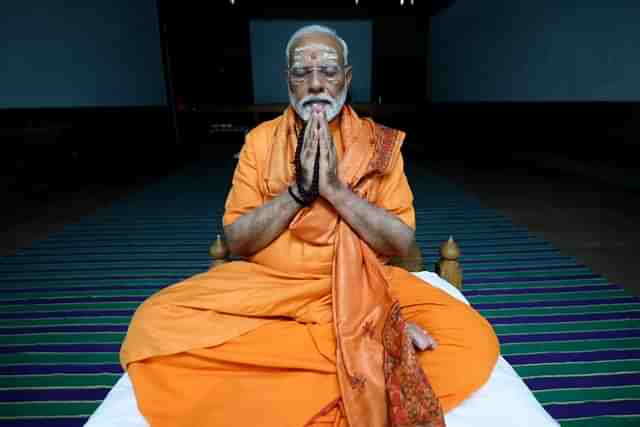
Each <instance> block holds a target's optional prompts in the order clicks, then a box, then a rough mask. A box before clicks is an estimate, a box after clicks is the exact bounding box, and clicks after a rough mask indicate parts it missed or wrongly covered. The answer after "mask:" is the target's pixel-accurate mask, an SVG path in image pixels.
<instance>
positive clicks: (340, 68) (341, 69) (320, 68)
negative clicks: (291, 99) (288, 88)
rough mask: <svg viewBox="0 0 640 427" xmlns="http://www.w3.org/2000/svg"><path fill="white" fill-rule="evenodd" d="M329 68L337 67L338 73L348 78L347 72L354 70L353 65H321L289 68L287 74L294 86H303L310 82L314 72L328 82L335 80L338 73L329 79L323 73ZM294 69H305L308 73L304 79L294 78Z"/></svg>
mask: <svg viewBox="0 0 640 427" xmlns="http://www.w3.org/2000/svg"><path fill="white" fill-rule="evenodd" d="M329 67H336V68H337V69H338V71H339V72H342V73H344V75H345V76H346V73H347V71H349V70H351V68H352V67H351V64H347V65H340V64H335V65H319V66H312V67H289V68H287V69H286V72H287V76H288V77H289V78H290V79H291V81H292V82H293V83H294V84H296V85H301V84H303V83H304V82H305V81H308V79H309V76H311V75H313V72H314V71H317V72H318V73H319V74H320V75H322V76H323V80H324V81H328V80H329V79H332V78H335V77H336V76H337V74H338V73H336V76H331V77H328V76H327V74H326V73H324V72H323V69H326V68H329ZM294 68H301V69H305V70H306V73H305V75H304V77H293V76H292V70H293V69H294Z"/></svg>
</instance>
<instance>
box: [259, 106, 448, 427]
mask: <svg viewBox="0 0 640 427" xmlns="http://www.w3.org/2000/svg"><path fill="white" fill-rule="evenodd" d="M298 128H300V122H299V119H298V118H297V116H296V113H295V111H294V110H293V109H292V108H291V107H289V108H288V109H287V110H286V111H285V112H284V117H283V118H282V120H280V123H279V124H278V126H276V128H275V134H274V137H273V143H272V144H271V145H270V147H269V151H268V152H267V165H268V167H267V169H266V170H267V175H266V176H265V177H264V179H263V181H262V182H261V185H262V186H263V188H262V191H263V194H267V195H268V196H269V197H275V196H277V195H278V194H280V193H282V191H284V190H286V188H287V186H288V185H290V183H291V182H292V180H293V175H294V166H293V162H294V157H295V149H296V144H297V132H296V130H297V129H298ZM340 132H341V135H342V142H343V146H344V153H343V155H342V159H341V160H340V162H339V164H338V177H339V178H340V180H341V182H342V183H344V184H345V185H347V186H348V187H349V188H350V189H351V190H352V191H353V192H354V193H356V194H357V195H358V196H360V197H362V198H363V199H365V200H368V201H369V202H371V201H372V200H370V198H369V193H370V192H369V190H370V188H371V187H372V184H373V183H374V180H375V179H376V177H379V176H381V175H385V174H386V173H388V172H389V171H390V170H391V168H393V166H394V164H395V162H396V161H397V159H398V157H399V155H400V147H401V145H402V143H403V140H404V136H405V134H404V133H403V132H401V131H398V130H393V129H390V128H387V127H384V126H380V125H377V124H375V123H374V122H373V121H372V120H371V119H361V118H359V117H358V116H357V114H356V113H355V111H353V109H352V108H351V107H349V106H348V105H347V106H345V107H343V110H342V112H341V120H340ZM289 229H290V231H291V232H292V233H293V234H294V235H296V236H297V237H298V238H300V239H302V240H304V241H307V242H309V243H315V244H333V245H334V249H335V257H334V260H333V268H332V302H333V321H334V328H335V335H336V340H337V355H336V356H337V373H338V381H339V384H340V390H341V396H342V406H343V408H344V411H345V413H346V416H347V419H348V421H349V424H350V426H352V427H360V426H362V427H365V426H366V427H383V426H390V425H391V426H394V427H403V426H440V425H444V418H443V413H442V409H441V407H440V405H439V403H438V401H437V398H436V396H435V394H434V392H433V390H432V388H431V386H430V385H429V382H428V380H427V378H426V376H425V375H424V373H423V371H422V369H421V368H420V365H419V363H418V361H417V357H416V355H415V350H414V349H413V345H412V343H411V340H410V339H409V337H408V336H407V334H406V331H405V326H406V325H405V322H404V320H403V319H402V317H401V315H400V306H399V303H398V302H397V301H395V300H394V299H393V298H392V297H391V294H390V293H389V289H388V286H389V285H388V282H387V278H386V277H385V274H384V269H383V264H382V261H381V259H380V258H379V257H378V255H377V254H376V253H375V252H374V251H373V250H372V249H371V248H370V247H369V246H368V245H367V243H366V242H364V241H363V240H362V239H360V237H359V236H358V235H357V234H356V233H355V232H354V231H353V230H352V229H351V227H350V226H349V224H347V223H346V222H344V221H342V220H341V219H340V217H339V216H338V214H337V212H336V211H335V210H334V209H333V207H332V206H331V205H330V204H329V203H328V202H326V201H325V200H324V199H318V200H316V201H315V202H314V203H313V204H312V206H310V207H307V208H303V209H302V210H300V212H298V214H297V215H296V216H295V217H294V219H293V221H292V222H291V224H290V225H289Z"/></svg>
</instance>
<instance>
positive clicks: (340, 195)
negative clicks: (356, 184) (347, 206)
mask: <svg viewBox="0 0 640 427" xmlns="http://www.w3.org/2000/svg"><path fill="white" fill-rule="evenodd" d="M350 191H351V190H349V187H347V186H346V185H344V184H343V183H342V182H340V181H338V182H337V183H336V184H335V185H333V186H331V187H330V188H329V189H328V191H326V192H325V194H324V195H323V197H324V198H325V199H327V201H328V202H329V203H331V204H332V205H333V206H337V205H339V204H340V203H342V201H343V200H344V197H345V195H346V193H347V192H350Z"/></svg>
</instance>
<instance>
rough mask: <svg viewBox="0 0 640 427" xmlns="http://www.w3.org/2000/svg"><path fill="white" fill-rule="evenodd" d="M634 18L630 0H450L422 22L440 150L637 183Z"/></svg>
mask: <svg viewBox="0 0 640 427" xmlns="http://www.w3.org/2000/svg"><path fill="white" fill-rule="evenodd" d="M638 22H640V4H638V3H637V2H635V1H632V0H612V1H609V2H600V1H595V0H584V1H575V0H553V1H552V0H548V1H536V2H530V1H526V0H516V1H499V0H487V1H482V2H480V1H472V0H455V1H452V2H450V4H449V5H448V7H445V8H444V9H443V10H441V11H440V13H438V14H437V15H436V16H434V17H433V19H432V20H431V27H430V30H431V32H430V43H429V49H430V70H431V76H430V85H429V87H430V89H431V99H432V103H431V104H430V107H429V111H428V114H427V117H428V118H429V119H428V120H429V123H430V127H431V133H430V136H431V139H432V141H434V142H435V143H434V147H436V148H435V149H436V150H438V155H439V156H448V157H451V158H452V160H459V161H461V162H467V163H471V162H475V163H486V164H487V167H492V168H496V169H499V168H500V165H506V164H513V163H514V162H519V161H521V162H523V163H522V164H523V165H525V166H527V165H530V164H534V165H536V166H541V167H545V168H553V169H561V170H563V171H566V172H570V173H579V174H587V175H590V176H592V177H594V178H597V179H601V180H605V181H608V182H616V183H617V184H623V185H631V183H637V182H640V173H639V172H638V168H637V166H636V162H635V160H634V159H635V155H634V152H635V151H636V150H637V148H636V147H637V146H638V143H639V141H640V108H639V107H640V103H639V101H640V80H638V78H637V76H638V75H640V56H639V55H638V54H637V47H636V46H639V45H640V26H638V24H637V23H638ZM451 143H455V145H456V146H457V147H459V150H456V151H455V152H452V151H450V150H447V149H446V147H447V146H449V145H450V144H451ZM633 185H636V186H637V184H633Z"/></svg>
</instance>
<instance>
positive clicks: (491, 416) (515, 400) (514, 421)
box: [85, 271, 559, 427]
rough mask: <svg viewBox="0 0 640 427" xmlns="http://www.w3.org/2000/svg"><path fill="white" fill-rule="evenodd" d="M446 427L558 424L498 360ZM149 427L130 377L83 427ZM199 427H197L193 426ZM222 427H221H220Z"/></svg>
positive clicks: (435, 279)
mask: <svg viewBox="0 0 640 427" xmlns="http://www.w3.org/2000/svg"><path fill="white" fill-rule="evenodd" d="M414 274H415V275H416V276H418V277H420V278H421V279H422V280H424V281H425V282H428V283H430V284H431V285H433V286H435V287H437V288H439V289H442V290H443V291H445V292H447V293H448V294H450V295H451V296H453V297H455V298H457V299H459V300H461V301H463V302H465V303H467V304H469V302H468V301H467V300H466V298H465V297H464V296H463V295H462V293H461V292H460V291H459V290H458V289H456V288H455V287H453V286H452V285H451V284H450V283H448V282H446V281H445V280H443V279H442V278H440V277H439V276H438V275H437V274H435V273H431V272H428V271H422V272H419V273H414ZM445 421H446V424H447V426H448V427H496V426H500V427H551V426H558V425H559V424H558V423H557V422H556V421H554V420H553V419H552V418H551V416H549V414H548V413H547V412H546V411H545V410H544V408H543V407H542V406H541V405H540V403H538V401H537V400H536V399H535V397H534V396H533V394H532V393H531V391H530V390H529V388H528V387H527V386H526V384H525V383H524V382H523V381H522V379H521V378H520V376H518V374H517V373H516V371H514V370H513V368H512V367H511V365H509V363H508V362H507V361H506V360H504V359H503V358H502V356H500V357H499V358H498V362H497V363H496V366H495V368H494V369H493V372H492V374H491V376H490V377H489V381H488V382H487V383H486V384H485V385H484V386H482V388H480V389H479V390H478V391H476V392H475V393H474V394H472V395H471V396H470V397H469V398H468V399H466V400H465V401H464V402H462V404H460V405H459V406H458V407H456V408H455V409H453V410H452V411H450V412H449V413H448V414H446V415H445ZM107 426H118V427H149V424H148V423H147V422H146V420H145V419H144V417H143V416H142V415H141V414H140V411H138V407H137V405H136V398H135V395H134V392H133V387H132V385H131V381H130V380H129V376H128V375H127V374H124V375H123V376H122V377H121V378H120V379H119V380H118V382H117V383H116V384H115V385H114V386H113V388H112V389H111V391H110V392H109V394H108V395H107V397H106V398H105V399H104V401H103V402H102V404H100V406H99V407H98V409H97V410H96V411H95V412H94V414H93V415H92V416H91V418H89V420H88V421H87V423H86V424H85V427H107ZM194 427H198V426H194ZM221 427H222V426H221Z"/></svg>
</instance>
